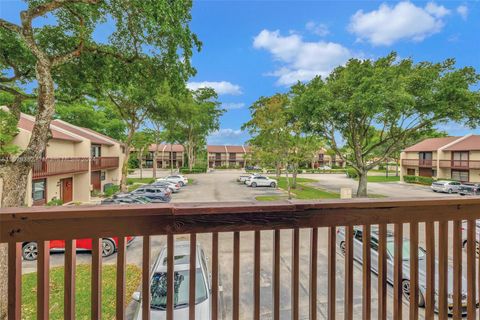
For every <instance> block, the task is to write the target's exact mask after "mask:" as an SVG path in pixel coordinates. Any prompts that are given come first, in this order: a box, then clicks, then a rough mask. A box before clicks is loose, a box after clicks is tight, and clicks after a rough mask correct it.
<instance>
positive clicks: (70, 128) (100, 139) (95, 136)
mask: <svg viewBox="0 0 480 320" xmlns="http://www.w3.org/2000/svg"><path fill="white" fill-rule="evenodd" d="M52 124H54V125H55V126H57V127H59V128H62V129H64V130H68V131H70V132H72V133H74V134H76V135H79V136H81V137H84V138H86V139H88V140H90V141H91V142H92V143H94V144H103V145H107V146H113V142H112V141H110V139H105V138H103V137H101V136H100V135H98V133H97V132H95V131H93V130H92V131H93V132H94V133H90V132H88V131H87V130H83V129H82V128H80V127H77V126H74V125H73V124H70V123H67V122H65V121H61V120H53V121H52Z"/></svg>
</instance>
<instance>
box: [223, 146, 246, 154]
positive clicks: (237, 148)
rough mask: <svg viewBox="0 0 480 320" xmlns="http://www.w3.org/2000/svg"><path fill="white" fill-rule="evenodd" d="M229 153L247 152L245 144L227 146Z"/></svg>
mask: <svg viewBox="0 0 480 320" xmlns="http://www.w3.org/2000/svg"><path fill="white" fill-rule="evenodd" d="M226 147H227V151H228V152H229V153H245V150H244V149H243V146H226Z"/></svg>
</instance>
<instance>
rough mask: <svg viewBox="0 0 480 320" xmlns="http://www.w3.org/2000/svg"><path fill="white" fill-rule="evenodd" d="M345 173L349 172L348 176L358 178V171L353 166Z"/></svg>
mask: <svg viewBox="0 0 480 320" xmlns="http://www.w3.org/2000/svg"><path fill="white" fill-rule="evenodd" d="M345 173H346V174H347V177H349V178H352V179H356V178H358V172H357V170H355V169H353V168H348V169H347V170H346V172H345Z"/></svg>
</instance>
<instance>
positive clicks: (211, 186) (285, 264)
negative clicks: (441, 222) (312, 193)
mask: <svg viewBox="0 0 480 320" xmlns="http://www.w3.org/2000/svg"><path fill="white" fill-rule="evenodd" d="M240 173H241V172H240V171H217V172H212V173H208V174H198V175H191V176H189V178H191V179H192V180H193V183H192V184H189V185H188V186H186V187H185V188H183V189H182V190H181V191H180V193H178V194H175V195H174V196H173V199H172V202H198V201H202V202H205V201H212V202H217V201H254V199H255V197H256V196H258V195H278V194H282V192H281V191H278V190H274V189H271V188H248V187H246V186H244V185H241V184H239V183H237V182H236V178H237V176H238V175H239V174H240ZM302 176H304V177H308V178H312V179H316V180H318V182H317V183H315V185H317V186H321V187H323V188H325V189H328V190H331V191H336V192H338V191H339V189H340V187H354V185H352V180H350V179H347V178H345V177H343V175H302ZM376 185H379V186H376ZM369 190H370V192H373V193H378V194H383V195H384V196H390V197H393V196H395V197H400V198H402V197H403V198H404V197H412V196H413V195H414V196H415V197H451V196H452V195H448V194H436V193H433V192H431V191H430V190H429V188H426V187H419V186H411V185H404V184H400V183H382V184H380V183H375V184H374V183H370V184H369ZM423 230H424V229H423V224H420V229H419V231H420V239H419V240H420V241H419V243H420V245H422V244H424V243H425V241H424V240H425V239H424V231H423ZM309 233H310V231H309V230H301V238H300V239H301V241H300V243H301V249H300V250H301V251H300V303H301V310H300V318H301V319H308V317H309V315H308V294H309V274H310V271H309V259H310V257H309V241H310V240H309ZM450 234H451V233H450ZM404 235H405V237H406V238H408V226H407V225H406V226H405V227H404ZM450 237H451V236H450ZM177 238H188V236H178V237H177ZM232 239H233V236H232V233H222V234H220V241H219V244H220V248H219V252H220V257H219V261H220V281H221V295H220V297H221V301H220V315H221V317H222V319H229V318H231V310H232V295H231V292H232V285H231V284H232V269H233V265H232V263H233V257H232V248H233V240H232ZM198 241H199V243H200V244H201V245H202V247H203V248H204V250H205V252H206V254H207V256H210V254H211V236H210V235H209V234H200V235H199V236H198ZM165 242H166V238H165V237H164V236H156V237H152V260H153V261H155V258H156V257H157V255H158V253H159V251H160V249H161V248H162V246H163V245H164V244H165ZM291 242H292V240H291V231H290V230H285V231H282V232H281V258H280V263H281V266H280V270H281V289H280V292H281V319H286V318H289V317H290V290H291V285H290V284H291V278H290V277H291ZM451 243H452V241H451V239H450V240H449V244H450V246H451ZM272 245H273V236H272V232H271V231H264V232H262V254H261V260H262V261H261V293H262V296H261V314H262V316H261V317H262V319H269V318H271V309H270V306H271V302H272V282H271V280H272ZM253 247H254V246H253V232H243V233H242V234H241V245H240V254H241V257H240V261H241V266H240V274H241V276H240V291H241V294H240V299H241V301H240V304H241V305H240V310H244V312H242V313H241V318H242V319H251V318H253V313H252V312H253V311H252V310H253V308H252V305H253V296H252V294H251V293H252V288H253ZM338 252H339V250H337V274H336V279H337V297H336V298H337V316H338V318H341V317H343V286H344V284H343V277H344V269H343V266H344V259H343V256H342V255H341V254H340V253H338ZM450 253H451V249H450ZM437 256H438V255H437ZM141 259H142V239H141V237H139V238H136V239H135V240H134V241H133V242H132V244H131V246H130V247H129V248H128V250H127V263H132V264H137V265H139V266H140V265H141ZM464 260H465V255H464ZM209 261H211V259H209ZM63 262H64V255H63V253H52V255H51V266H52V267H54V266H61V265H63ZM90 262H91V255H90V253H88V252H85V253H80V252H79V253H78V254H77V264H82V263H87V264H89V263H90ZM103 263H104V264H115V263H116V254H114V255H112V256H110V257H107V258H104V259H103ZM354 265H355V267H354V281H355V283H354V303H355V305H354V312H355V313H356V314H361V308H362V298H361V296H362V294H361V288H362V266H361V265H360V264H358V263H355V264H354ZM35 269H36V262H28V261H24V262H23V271H24V272H33V271H35ZM463 272H464V275H466V270H463ZM376 288H377V277H376V276H375V275H372V316H373V318H375V317H376V310H377V308H376V304H377V293H376V292H377V291H376ZM317 290H318V303H317V313H318V317H319V318H320V319H326V314H327V233H326V229H323V228H321V229H319V251H318V287H317ZM387 301H388V308H387V309H388V318H391V317H392V311H393V304H392V303H393V292H392V288H391V287H389V297H388V299H387ZM404 306H405V310H404V314H405V315H406V314H408V303H407V302H406V301H405V303H404ZM134 307H135V305H134V304H131V306H130V308H129V315H131V311H132V310H133V308H134ZM357 312H358V313H357ZM422 317H423V310H422V309H421V311H420V318H422Z"/></svg>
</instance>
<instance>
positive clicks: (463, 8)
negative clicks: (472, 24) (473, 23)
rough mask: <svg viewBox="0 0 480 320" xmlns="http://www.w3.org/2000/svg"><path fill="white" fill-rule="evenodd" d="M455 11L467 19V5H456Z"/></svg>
mask: <svg viewBox="0 0 480 320" xmlns="http://www.w3.org/2000/svg"><path fill="white" fill-rule="evenodd" d="M457 13H458V14H459V15H460V16H461V17H462V19H463V20H467V17H468V7H467V6H466V5H461V6H458V7H457Z"/></svg>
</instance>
